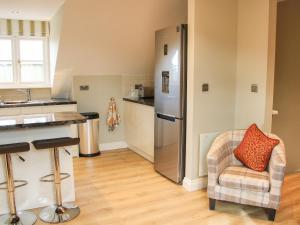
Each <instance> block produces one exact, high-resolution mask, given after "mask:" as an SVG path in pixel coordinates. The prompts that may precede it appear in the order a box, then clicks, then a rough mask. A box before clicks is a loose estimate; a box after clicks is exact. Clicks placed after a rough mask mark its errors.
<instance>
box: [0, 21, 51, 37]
mask: <svg viewBox="0 0 300 225" xmlns="http://www.w3.org/2000/svg"><path fill="white" fill-rule="evenodd" d="M49 32H50V27H49V22H48V21H33V20H11V19H0V35H5V36H25V37H48V36H49Z"/></svg>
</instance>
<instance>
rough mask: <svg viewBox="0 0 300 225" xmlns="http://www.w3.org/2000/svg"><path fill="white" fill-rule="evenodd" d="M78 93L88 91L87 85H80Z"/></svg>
mask: <svg viewBox="0 0 300 225" xmlns="http://www.w3.org/2000/svg"><path fill="white" fill-rule="evenodd" d="M79 88H80V91H88V90H89V89H90V86H89V85H80V87H79Z"/></svg>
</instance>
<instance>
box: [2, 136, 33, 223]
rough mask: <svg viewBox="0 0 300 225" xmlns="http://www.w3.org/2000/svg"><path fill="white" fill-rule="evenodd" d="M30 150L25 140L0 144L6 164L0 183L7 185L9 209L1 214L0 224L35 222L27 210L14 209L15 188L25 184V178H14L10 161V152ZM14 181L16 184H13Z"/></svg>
mask: <svg viewBox="0 0 300 225" xmlns="http://www.w3.org/2000/svg"><path fill="white" fill-rule="evenodd" d="M29 150H30V145H29V143H27V142H24V143H15V144H7V145H0V154H1V155H3V154H5V165H6V179H7V181H6V182H2V183H0V185H1V186H2V185H7V187H5V188H2V187H1V188H0V189H7V191H8V201H9V209H10V213H9V214H6V215H2V216H1V217H0V224H11V225H32V224H35V222H36V219H37V218H36V216H35V215H34V214H33V213H31V212H27V211H23V212H17V210H16V202H15V188H19V187H23V186H25V185H27V184H28V183H27V181H25V180H14V176H13V169H12V161H11V154H13V153H20V152H27V151H29ZM19 158H20V159H21V160H22V161H24V159H23V158H22V157H21V156H19ZM15 183H16V184H18V183H19V184H18V185H16V186H15Z"/></svg>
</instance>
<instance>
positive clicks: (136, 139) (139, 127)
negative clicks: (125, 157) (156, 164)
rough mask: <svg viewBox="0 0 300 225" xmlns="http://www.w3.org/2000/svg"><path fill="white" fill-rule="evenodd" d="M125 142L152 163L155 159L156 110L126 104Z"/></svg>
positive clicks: (149, 107)
mask: <svg viewBox="0 0 300 225" xmlns="http://www.w3.org/2000/svg"><path fill="white" fill-rule="evenodd" d="M124 124H125V140H126V142H127V144H128V146H129V147H131V148H132V150H133V151H135V152H137V153H138V154H141V155H142V156H144V157H145V158H147V159H149V160H150V161H152V160H153V157H154V108H153V107H151V106H145V105H141V104H136V103H131V102H125V109H124Z"/></svg>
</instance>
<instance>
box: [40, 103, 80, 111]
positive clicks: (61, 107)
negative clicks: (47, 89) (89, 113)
mask: <svg viewBox="0 0 300 225" xmlns="http://www.w3.org/2000/svg"><path fill="white" fill-rule="evenodd" d="M42 111H43V112H44V113H52V112H77V105H75V104H72V105H49V106H43V108H42Z"/></svg>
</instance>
